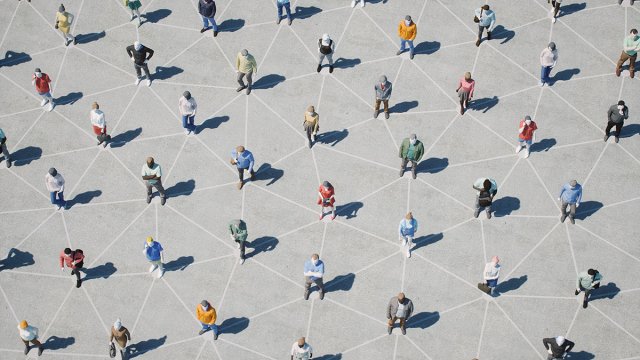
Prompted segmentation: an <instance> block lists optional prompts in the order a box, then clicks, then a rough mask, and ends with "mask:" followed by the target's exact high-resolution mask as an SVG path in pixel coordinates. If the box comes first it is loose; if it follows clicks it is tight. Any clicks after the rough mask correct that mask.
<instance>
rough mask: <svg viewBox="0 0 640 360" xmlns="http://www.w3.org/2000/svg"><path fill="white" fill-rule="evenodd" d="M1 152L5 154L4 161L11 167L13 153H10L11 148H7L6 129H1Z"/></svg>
mask: <svg viewBox="0 0 640 360" xmlns="http://www.w3.org/2000/svg"><path fill="white" fill-rule="evenodd" d="M0 152H2V155H3V156H4V161H5V162H6V163H7V167H8V168H10V167H11V162H12V160H11V154H9V150H7V135H5V134H4V131H3V130H2V129H0Z"/></svg>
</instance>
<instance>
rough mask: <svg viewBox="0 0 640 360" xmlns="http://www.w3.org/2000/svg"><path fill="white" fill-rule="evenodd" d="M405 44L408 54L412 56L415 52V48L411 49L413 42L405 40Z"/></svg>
mask: <svg viewBox="0 0 640 360" xmlns="http://www.w3.org/2000/svg"><path fill="white" fill-rule="evenodd" d="M407 42H408V43H409V54H411V55H413V53H414V52H415V48H414V47H413V40H407Z"/></svg>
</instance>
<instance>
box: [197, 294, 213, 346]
mask: <svg viewBox="0 0 640 360" xmlns="http://www.w3.org/2000/svg"><path fill="white" fill-rule="evenodd" d="M196 317H197V318H198V321H200V324H201V325H202V329H200V331H199V332H198V335H202V334H204V333H205V332H207V331H209V330H211V331H213V340H218V333H219V331H218V326H217V325H216V319H217V317H218V316H217V314H216V309H214V308H213V306H211V304H210V303H209V302H208V301H207V300H202V302H200V304H198V305H196Z"/></svg>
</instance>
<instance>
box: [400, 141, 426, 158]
mask: <svg viewBox="0 0 640 360" xmlns="http://www.w3.org/2000/svg"><path fill="white" fill-rule="evenodd" d="M410 145H411V143H410V142H409V138H406V139H404V140H402V145H400V153H399V154H398V156H400V158H402V159H404V158H406V157H407V153H408V152H409V146H410ZM413 146H414V147H415V149H414V154H413V159H409V160H413V161H420V159H422V155H424V145H422V141H420V140H416V143H415V145H413Z"/></svg>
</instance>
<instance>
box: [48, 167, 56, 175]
mask: <svg viewBox="0 0 640 360" xmlns="http://www.w3.org/2000/svg"><path fill="white" fill-rule="evenodd" d="M49 175H51V176H56V175H58V170H56V168H51V169H49Z"/></svg>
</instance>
